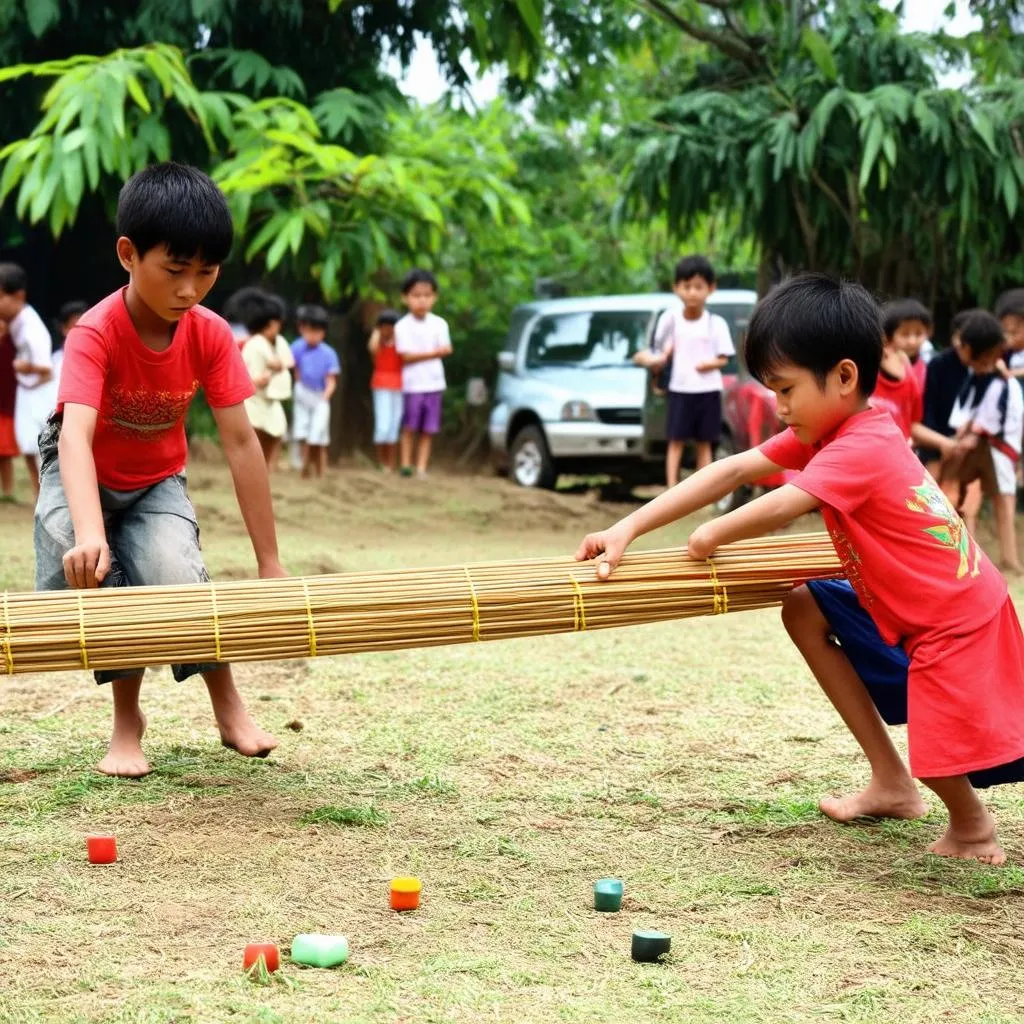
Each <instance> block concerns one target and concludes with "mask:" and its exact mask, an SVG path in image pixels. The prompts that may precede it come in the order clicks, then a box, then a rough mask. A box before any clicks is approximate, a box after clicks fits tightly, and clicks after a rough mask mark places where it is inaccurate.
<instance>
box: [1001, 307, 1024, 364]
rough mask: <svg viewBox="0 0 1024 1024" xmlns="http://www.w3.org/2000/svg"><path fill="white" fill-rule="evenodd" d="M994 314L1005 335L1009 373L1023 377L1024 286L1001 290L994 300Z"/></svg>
mask: <svg viewBox="0 0 1024 1024" xmlns="http://www.w3.org/2000/svg"><path fill="white" fill-rule="evenodd" d="M995 314H996V317H997V318H998V320H999V323H1000V324H1001V326H1002V328H1003V334H1005V335H1006V344H1007V347H1008V348H1009V353H1008V356H1007V360H1006V362H1007V365H1008V367H1009V370H1010V375H1011V376H1012V377H1024V288H1012V289H1011V290H1010V291H1008V292H1003V294H1002V295H1000V296H999V298H998V299H997V300H996V308H995Z"/></svg>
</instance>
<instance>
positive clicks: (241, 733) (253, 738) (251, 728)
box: [217, 710, 277, 757]
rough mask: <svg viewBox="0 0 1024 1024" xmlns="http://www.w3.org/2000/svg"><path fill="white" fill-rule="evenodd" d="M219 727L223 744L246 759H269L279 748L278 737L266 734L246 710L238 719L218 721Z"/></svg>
mask: <svg viewBox="0 0 1024 1024" xmlns="http://www.w3.org/2000/svg"><path fill="white" fill-rule="evenodd" d="M217 726H218V728H219V729H220V741H221V743H223V744H224V746H225V747H227V748H228V749H229V750H237V751H238V753H239V754H242V755H243V756H244V757H267V756H268V755H269V754H270V752H271V751H272V750H273V749H274V748H275V747H276V746H277V737H276V736H272V735H271V734H270V733H269V732H264V731H263V730H262V729H261V728H260V727H259V726H258V725H257V724H256V723H255V722H254V721H253V720H252V719H251V718H250V717H249V714H248V712H246V711H245V710H243V711H242V714H241V716H240V717H238V718H232V719H231V720H229V721H221V720H219V719H218V721H217Z"/></svg>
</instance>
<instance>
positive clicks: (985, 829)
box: [928, 811, 1006, 867]
mask: <svg viewBox="0 0 1024 1024" xmlns="http://www.w3.org/2000/svg"><path fill="white" fill-rule="evenodd" d="M928 852H929V853H934V854H935V855H936V856H937V857H957V858H959V859H960V860H977V861H981V863H982V864H992V865H994V866H995V867H999V866H1000V865H1001V864H1005V863H1006V853H1005V852H1004V851H1003V848H1002V847H1001V846H1000V845H999V840H998V838H997V837H996V823H995V819H994V818H993V817H992V815H991V814H989V813H988V811H986V812H985V817H984V818H983V819H982V820H980V821H979V822H978V824H977V825H976V826H973V827H970V828H966V829H961V830H960V831H958V832H955V831H954V830H953V826H952V825H950V826H949V828H947V829H946V834H945V835H944V836H943V837H942V838H941V839H937V840H936V841H935V842H934V843H932V845H931V846H929V847H928Z"/></svg>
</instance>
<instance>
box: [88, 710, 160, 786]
mask: <svg viewBox="0 0 1024 1024" xmlns="http://www.w3.org/2000/svg"><path fill="white" fill-rule="evenodd" d="M145 734H146V716H145V715H144V714H143V713H142V712H141V711H140V712H139V713H138V716H137V717H134V718H132V719H131V720H125V721H123V722H120V721H115V722H114V734H113V736H111V737H110V746H109V747H108V748H107V756H106V757H105V758H103V760H102V761H100V763H99V764H98V765H96V770H97V771H98V772H102V773H103V774H104V775H116V776H117V777H119V778H123V779H141V778H142V777H143V776H144V775H148V774H149V772H150V768H149V762H148V761H147V760H146V755H145V754H143V752H142V737H143V736H145Z"/></svg>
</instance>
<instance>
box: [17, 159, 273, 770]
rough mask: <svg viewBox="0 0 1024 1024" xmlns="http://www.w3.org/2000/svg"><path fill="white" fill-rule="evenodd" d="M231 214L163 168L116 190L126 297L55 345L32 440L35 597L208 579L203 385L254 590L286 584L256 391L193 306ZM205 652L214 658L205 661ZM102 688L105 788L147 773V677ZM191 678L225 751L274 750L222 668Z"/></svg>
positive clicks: (220, 332)
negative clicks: (49, 411)
mask: <svg viewBox="0 0 1024 1024" xmlns="http://www.w3.org/2000/svg"><path fill="white" fill-rule="evenodd" d="M232 231H233V229H232V225H231V215H230V213H229V211H228V207H227V202H226V201H225V199H224V196H223V195H222V193H221V192H220V190H219V189H218V188H217V186H216V185H214V183H213V182H212V181H211V180H210V179H209V178H208V177H207V176H206V175H205V174H203V173H202V172H201V171H198V170H196V169H195V168H192V167H185V166H182V165H180V164H173V163H165V164H157V165H155V166H153V167H149V168H147V169H146V170H143V171H140V172H139V173H138V174H136V175H135V176H134V177H132V178H131V179H130V180H129V181H128V182H127V183H126V184H125V186H124V188H122V190H121V195H120V198H119V200H118V204H117V233H118V235H119V237H118V240H117V256H118V259H119V260H120V262H121V266H123V267H124V269H125V270H126V271H127V272H128V274H129V282H128V285H127V287H125V288H122V289H120V290H119V291H116V292H114V294H113V295H110V296H108V297H107V298H106V299H104V300H103V301H102V302H100V303H99V304H98V305H96V306H93V308H92V309H90V310H89V311H88V312H87V313H85V315H84V316H82V318H81V319H80V320H79V322H78V324H77V325H76V326H75V327H74V328H73V329H72V330H71V331H70V333H69V334H68V338H67V343H66V344H65V347H64V353H65V354H64V366H63V370H62V374H61V381H60V390H59V392H58V399H57V411H56V413H55V414H54V416H53V417H52V418H51V420H50V422H49V424H48V425H47V427H46V430H45V431H44V433H43V435H42V437H41V438H40V457H41V464H42V465H41V481H42V482H41V490H40V495H39V502H38V504H37V506H36V522H35V550H36V589H38V590H57V589H61V588H63V587H68V586H70V587H74V588H83V587H97V586H152V585H180V584H189V583H199V582H205V581H207V580H209V576H208V575H207V573H206V569H205V567H204V566H203V560H202V555H201V554H200V551H199V527H198V526H197V524H196V518H195V510H194V509H193V507H192V503H191V502H190V501H189V499H188V496H187V494H186V489H185V462H186V458H187V454H188V453H187V446H186V441H185V428H184V422H185V413H186V411H187V410H188V406H189V403H190V402H191V401H192V398H193V396H194V395H195V393H196V391H197V390H198V389H199V388H200V387H201V388H202V389H203V390H204V392H205V394H206V400H207V401H208V402H209V404H210V407H211V409H212V410H213V415H214V419H215V420H216V422H217V427H218V430H219V431H220V436H221V440H222V442H223V445H224V454H225V456H226V457H227V461H228V466H229V467H230V469H231V475H232V478H233V480H234V484H235V492H236V494H237V495H238V504H239V507H240V509H241V511H242V518H243V519H244V520H245V524H246V528H247V529H248V531H249V537H250V539H251V540H252V545H253V549H254V550H255V553H256V561H257V565H258V568H259V574H260V576H261V577H272V576H284V575H286V574H285V571H284V569H283V568H282V567H281V563H280V561H279V559H278V553H277V538H276V534H275V528H274V514H273V509H272V507H271V501H270V488H269V483H268V480H267V471H266V465H265V463H264V461H263V455H262V452H261V451H260V446H259V442H258V441H257V440H256V435H255V433H254V432H253V429H252V427H251V426H250V424H249V418H248V416H247V415H246V412H245V406H244V404H243V403H244V401H245V399H246V398H248V397H249V396H250V395H251V394H252V393H253V386H252V382H251V381H250V379H249V374H248V373H247V372H246V369H245V366H244V364H243V363H242V357H241V355H240V353H239V351H238V346H237V344H236V343H235V341H234V339H233V337H232V334H231V329H230V328H229V327H228V325H227V323H225V321H223V320H222V319H221V318H220V317H219V316H217V315H216V314H215V313H211V312H210V311H209V310H207V309H204V308H203V307H202V306H200V305H199V303H200V302H201V301H202V299H203V298H204V297H205V296H206V294H207V292H209V290H210V289H211V288H212V287H213V284H214V282H215V281H216V280H217V274H218V272H219V270H220V264H221V262H223V260H224V259H225V258H226V257H227V255H228V251H229V250H230V248H231V241H232ZM211 653H212V652H211ZM125 660H126V665H125V667H124V668H123V669H121V670H115V671H105V672H97V673H95V676H96V680H97V682H101V683H102V682H111V683H112V684H113V696H114V729H113V735H112V737H111V740H110V749H109V750H108V752H107V755H106V757H104V758H103V760H102V761H101V762H100V763H99V766H98V767H99V770H100V771H101V772H103V773H104V774H107V775H120V776H128V777H133V778H137V777H140V776H143V775H145V774H147V773H148V772H149V765H148V763H147V762H146V758H145V755H144V754H143V752H142V742H141V741H142V735H143V732H144V731H145V727H146V719H145V716H144V715H143V714H142V710H141V708H140V707H139V690H140V687H141V685H142V676H143V673H144V671H145V668H144V666H142V665H140V664H139V663H138V662H133V661H132V660H131V659H130V657H127V656H126V659H125ZM172 668H173V671H174V677H175V678H176V679H178V680H182V679H186V678H188V677H189V676H191V675H194V674H196V673H199V672H201V673H202V675H203V678H204V680H205V681H206V686H207V689H208V690H209V693H210V700H211V702H212V704H213V712H214V716H215V717H216V720H217V726H218V729H219V730H220V735H221V740H222V742H223V743H224V745H225V746H228V747H231V748H232V749H235V750H237V751H238V752H239V753H241V754H245V755H246V756H249V757H266V756H267V754H269V753H270V751H271V750H273V749H274V748H275V747H276V746H277V740H275V739H274V737H273V736H271V735H270V734H269V733H266V732H264V731H263V730H262V729H260V728H259V726H257V725H256V723H255V722H254V721H253V720H252V719H251V718H250V717H249V714H248V712H247V711H246V709H245V705H244V704H243V703H242V699H241V697H240V696H239V694H238V691H237V690H236V689H235V684H234V681H233V679H232V675H231V667H230V666H229V665H222V664H217V663H216V662H214V661H212V660H211V662H210V663H207V664H202V665H175V666H172Z"/></svg>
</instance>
